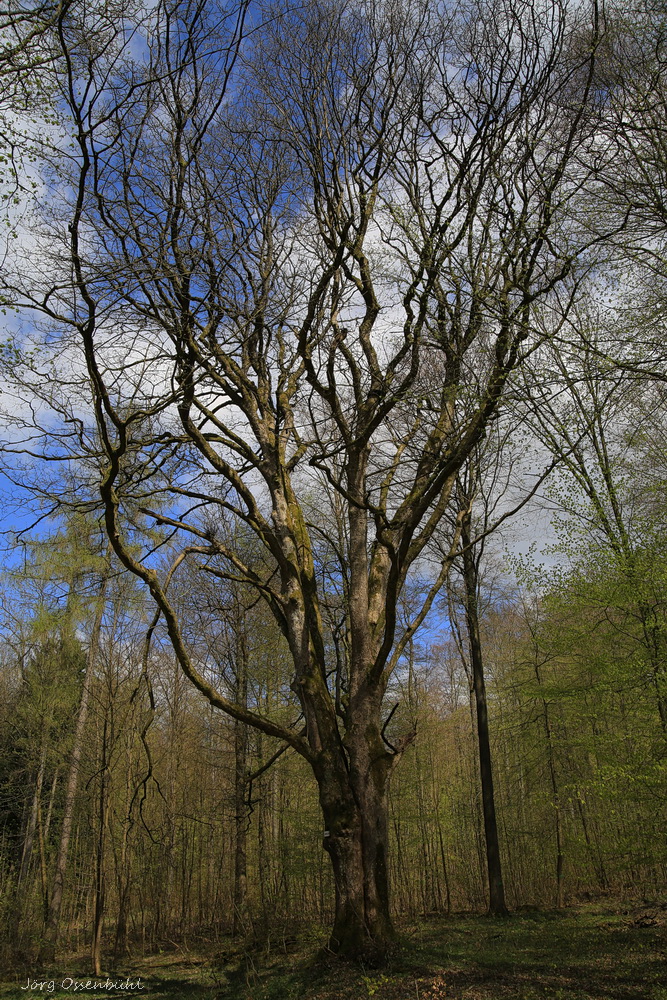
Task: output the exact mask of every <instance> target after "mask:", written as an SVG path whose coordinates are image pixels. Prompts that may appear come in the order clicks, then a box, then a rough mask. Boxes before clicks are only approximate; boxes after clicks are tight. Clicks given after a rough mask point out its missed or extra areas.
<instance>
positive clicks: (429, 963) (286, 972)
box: [0, 907, 667, 1000]
mask: <svg viewBox="0 0 667 1000" xmlns="http://www.w3.org/2000/svg"><path fill="white" fill-rule="evenodd" d="M654 921H655V922H654ZM401 930H402V933H401V948H400V949H399V951H398V952H397V953H396V955H395V956H394V957H393V958H392V960H391V961H390V962H389V964H388V965H387V967H386V968H384V969H382V970H380V971H378V970H375V969H363V968H359V967H356V966H351V965H346V964H344V963H341V962H338V961H336V960H334V959H332V958H327V957H326V956H324V957H323V955H322V953H317V952H316V948H315V946H314V944H313V942H312V941H304V942H301V943H300V944H299V945H297V946H292V950H291V952H289V953H288V952H287V951H286V949H285V948H284V947H283V948H274V949H272V950H267V949H262V950H260V951H257V950H256V951H245V952H244V951H243V950H242V949H239V948H236V949H231V950H228V951H227V952H226V953H225V954H223V955H218V956H217V957H215V956H212V955H208V956H201V955H199V956H195V955H192V956H187V955H184V954H183V953H179V954H176V953H170V954H166V955H164V954H163V955H154V956H151V957H150V958H146V959H141V960H137V959H135V960H132V961H128V962H127V963H126V966H124V967H123V969H122V974H123V976H127V975H129V976H132V977H134V978H135V979H136V977H141V982H142V985H143V986H144V989H143V990H142V991H141V992H140V993H137V992H135V993H134V994H120V995H125V996H128V995H130V996H131V995H135V996H141V997H142V998H144V1000H369V998H371V997H372V998H374V1000H667V910H661V909H659V908H653V909H650V910H648V909H643V910H638V909H637V910H633V911H629V912H625V913H624V912H614V911H613V910H611V909H610V910H608V911H606V912H604V911H601V910H600V909H599V908H598V909H595V908H593V907H579V908H577V909H571V910H567V911H562V912H558V913H544V912H539V913H538V912H536V913H529V914H527V913H524V914H518V915H514V916H512V917H510V918H508V919H507V920H493V919H489V918H484V917H456V918H454V917H453V918H451V919H443V918H437V919H435V918H434V919H432V920H427V921H421V922H419V923H414V924H411V925H405V926H403V927H402V929H401ZM84 971H85V963H83V964H82V963H79V964H78V965H77V963H76V962H73V963H72V966H71V967H68V968H67V969H64V968H61V969H60V970H59V971H58V973H57V974H54V975H53V976H52V977H51V978H52V979H53V980H54V982H55V987H54V992H52V993H47V992H46V991H44V990H41V991H40V990H22V989H20V987H21V986H25V985H26V983H27V973H26V975H25V976H23V978H21V976H22V973H21V976H20V975H17V977H16V980H15V982H14V983H13V984H6V985H3V986H0V1000H19V998H21V997H29V998H30V1000H34V998H35V997H42V996H54V997H58V998H61V1000H62V998H63V997H70V998H71V997H72V996H79V997H81V996H86V997H99V998H101V997H110V996H113V995H116V996H118V995H119V994H118V993H116V994H114V993H111V992H104V991H102V992H97V991H89V990H86V991H77V992H76V993H75V992H74V991H72V990H69V991H68V990H61V989H59V988H58V983H59V981H60V980H62V978H63V977H64V976H65V975H69V976H78V978H79V979H80V980H82V979H85V978H86V977H85V976H84V974H83V973H84ZM120 971H121V970H117V971H116V972H115V974H112V978H113V977H114V975H115V977H116V978H119V976H120ZM40 978H42V977H40Z"/></svg>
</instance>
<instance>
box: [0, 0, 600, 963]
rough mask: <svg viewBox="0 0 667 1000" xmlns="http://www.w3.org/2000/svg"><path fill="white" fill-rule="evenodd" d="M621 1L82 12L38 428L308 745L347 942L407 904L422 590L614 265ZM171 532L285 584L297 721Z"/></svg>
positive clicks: (22, 264) (212, 693) (118, 547)
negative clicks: (393, 783) (600, 44)
mask: <svg viewBox="0 0 667 1000" xmlns="http://www.w3.org/2000/svg"><path fill="white" fill-rule="evenodd" d="M600 30H601V29H600V25H599V24H598V19H597V11H596V8H595V7H592V8H589V6H588V5H587V4H583V5H582V4H572V5H568V4H566V3H565V2H551V0H550V2H545V3H544V4H543V5H542V7H541V9H540V10H539V12H537V11H536V8H535V5H534V4H531V5H525V4H523V3H519V2H514V0H472V2H470V3H451V4H450V3H444V4H439V5H433V4H430V3H427V2H418V0H411V2H405V3H402V4H401V3H397V4H393V3H386V4H384V3H381V4H375V3H365V2H364V3H361V4H358V3H354V4H349V3H346V2H345V0H334V2H322V0H313V2H308V3H306V4H300V5H298V6H297V7H295V8H294V9H291V8H290V7H289V6H288V5H282V4H274V5H271V6H270V8H268V9H261V8H260V7H257V8H256V9H255V8H251V7H250V6H249V5H248V4H247V3H246V2H242V3H241V5H240V6H237V7H234V6H232V5H226V4H221V5H218V4H216V3H210V2H204V0H199V2H197V0H185V2H179V0H167V2H163V3H158V4H157V5H155V6H154V7H152V8H151V9H150V10H149V11H148V12H147V11H146V10H145V9H144V10H143V12H142V13H141V17H139V15H137V14H136V13H135V14H133V12H132V10H131V9H130V8H129V7H127V8H126V9H125V11H124V13H123V16H122V17H121V16H120V15H119V12H118V11H109V12H108V13H97V14H90V13H89V12H87V11H86V8H85V7H84V6H83V5H81V6H79V5H78V4H72V5H70V6H69V7H68V8H67V10H65V11H63V13H62V16H61V17H60V20H59V38H60V44H61V48H62V58H63V59H64V62H65V65H66V72H64V73H63V75H62V78H61V84H62V92H61V99H62V106H63V108H64V110H65V111H66V114H67V116H68V119H69V122H70V127H71V135H72V142H73V145H72V147H71V148H69V147H66V148H65V149H64V151H62V150H61V151H59V152H58V155H57V160H56V162H55V169H54V172H53V175H52V178H51V183H50V186H49V204H48V205H47V206H45V208H44V216H43V221H42V237H43V238H42V247H43V249H42V251H41V253H40V254H39V255H37V257H36V255H35V252H34V249H32V250H31V258H30V260H27V259H26V260H25V261H19V262H18V264H17V267H16V276H15V277H14V278H13V279H11V280H10V281H9V285H10V286H11V289H10V290H11V294H12V295H13V297H14V300H15V301H17V302H18V303H20V304H21V305H22V306H24V307H26V308H28V309H31V310H32V311H33V312H32V313H31V314H30V313H28V314H27V315H34V314H35V311H37V312H38V313H39V314H41V315H42V316H43V317H46V320H47V321H48V327H49V330H48V336H47V338H46V340H45V341H44V342H43V343H42V344H41V345H40V347H39V348H38V349H32V348H34V346H35V345H34V343H33V341H32V339H31V338H30V336H28V337H27V344H28V346H30V348H31V349H30V350H28V349H27V348H26V343H24V344H23V345H21V344H18V345H16V346H15V348H13V349H12V350H11V352H10V353H9V354H8V358H9V360H10V361H11V367H12V371H13V373H16V372H17V371H18V372H19V373H20V377H21V381H22V388H21V392H23V393H25V391H26V390H25V387H26V384H28V385H29V386H30V388H31V391H32V392H33V393H34V394H35V398H36V399H41V400H42V401H44V402H48V405H49V407H51V408H54V409H55V411H56V413H57V414H58V415H59V417H60V421H59V422H56V421H55V420H54V419H53V418H52V417H50V418H49V419H48V420H38V421H37V423H39V424H41V427H42V428H43V430H45V431H46V432H47V433H46V435H45V438H44V443H43V445H42V446H41V447H42V448H43V449H44V451H40V450H39V447H38V445H37V443H36V442H34V441H33V442H32V443H31V444H30V445H29V446H28V445H27V444H26V439H27V437H29V436H30V434H31V433H34V432H31V431H30V430H27V431H26V438H24V439H23V440H19V437H20V434H19V431H18V430H15V432H14V439H15V441H16V442H17V443H16V444H15V448H16V449H17V450H21V448H26V447H28V448H29V449H30V450H32V452H33V453H34V454H38V455H42V454H43V455H44V457H49V458H52V459H56V460H61V459H62V460H64V461H66V462H68V463H70V460H71V459H72V458H76V459H77V462H78V463H79V464H78V466H75V468H77V467H78V469H79V473H81V470H83V477H84V479H85V482H86V483H87V484H88V485H90V483H91V481H92V482H93V483H95V482H97V486H98V489H99V497H100V498H101V503H102V507H103V511H104V519H105V523H106V528H107V531H108V535H109V539H110V541H111V544H112V546H113V548H114V550H115V553H116V555H117V556H118V558H119V559H120V561H121V562H122V563H123V564H124V565H125V567H127V568H128V569H129V570H131V571H132V572H133V573H134V574H136V575H137V576H138V577H139V578H140V579H141V580H143V581H144V583H145V585H146V587H147V588H148V589H149V591H150V593H151V595H152V597H153V599H154V601H155V602H156V604H157V607H158V609H159V612H160V613H161V615H162V617H163V619H164V622H165V625H166V628H167V630H168V633H169V637H170V640H171V643H172V644H173V648H174V650H175V653H176V656H177V658H178V660H179V662H180V664H181V667H182V669H183V670H184V672H185V673H186V674H187V676H188V677H189V678H190V679H191V681H192V682H193V684H195V685H196V687H197V688H198V689H199V690H200V691H201V692H203V693H204V694H205V695H206V697H207V698H208V699H209V700H210V702H211V703H212V704H213V705H216V706H218V707H219V708H220V709H222V710H223V711H225V712H227V713H228V714H229V715H231V716H232V717H233V718H234V719H237V720H239V721H241V722H244V723H247V724H249V725H251V726H254V727H256V728H257V729H259V730H261V731H262V732H264V733H266V734H268V735H269V736H271V737H275V738H276V739H277V740H280V741H283V742H284V743H285V744H288V745H289V746H291V747H292V748H294V749H295V750H296V751H298V753H299V754H301V755H302V756H303V757H304V758H305V759H306V760H307V761H308V762H309V764H310V766H311V767H312V770H313V773H314V776H315V779H316V781H317V784H318V788H319V799H320V804H321V808H322V813H323V820H324V847H325V849H326V850H327V851H328V853H329V855H330V857H331V862H332V865H333V871H334V876H335V885H336V906H335V919H334V926H333V931H332V934H331V942H330V945H331V948H332V949H333V950H334V951H338V952H341V953H344V954H347V955H364V956H367V957H368V956H371V957H372V956H375V957H377V956H381V955H383V954H384V953H385V952H386V950H387V948H388V947H389V946H390V944H391V941H392V938H393V929H392V921H391V915H390V906H389V886H388V866H387V847H388V836H387V798H386V797H387V782H388V778H389V775H390V772H391V769H392V767H393V765H394V764H395V763H396V760H397V759H398V757H399V756H400V753H401V750H402V749H403V748H404V746H405V744H406V743H407V742H408V740H409V737H410V734H404V738H403V740H401V739H400V738H397V737H396V736H395V735H393V736H392V740H391V742H390V741H389V740H388V739H387V738H386V736H385V731H386V719H384V714H385V713H384V709H383V700H384V696H385V692H386V689H387V684H388V680H389V675H390V673H391V670H392V669H394V668H395V666H396V664H397V662H398V660H399V657H398V656H397V655H396V643H397V640H398V639H399V638H400V637H399V636H398V635H397V602H398V600H399V598H400V595H401V592H402V589H403V587H404V585H405V583H406V580H407V579H408V576H409V574H410V572H411V570H413V569H415V568H417V567H418V568H419V570H420V573H422V575H423V574H424V572H425V567H426V565H427V559H428V554H429V552H430V551H431V545H432V543H433V542H434V535H435V532H436V529H437V528H438V526H439V524H440V523H441V521H442V518H443V515H444V513H445V511H446V509H447V507H448V505H449V503H450V498H451V492H452V488H453V486H454V483H455V480H456V476H457V472H458V471H459V469H460V468H461V466H462V464H463V463H464V461H465V459H466V456H468V455H469V454H470V452H471V450H472V449H473V448H474V447H475V446H476V444H477V443H478V442H479V441H480V440H481V438H482V437H483V436H484V434H485V430H486V428H487V426H488V423H489V421H490V420H492V419H493V418H494V416H495V415H496V413H497V412H498V409H499V407H500V406H501V404H502V400H503V396H504V393H505V388H506V384H507V381H508V379H509V377H510V375H511V373H512V372H513V371H514V370H515V369H516V367H517V366H518V365H520V364H521V363H522V359H523V358H524V356H525V354H526V353H528V352H530V351H531V350H532V349H533V348H534V346H535V339H536V338H537V337H539V336H541V334H540V333H539V332H538V330H537V328H536V327H535V325H534V324H533V320H532V318H533V314H534V312H535V311H536V310H540V309H544V308H548V305H549V302H550V300H551V299H552V298H553V296H555V295H559V296H560V301H561V306H562V303H563V299H564V298H565V299H566V298H567V297H568V296H569V295H570V294H571V291H572V287H573V283H574V281H575V279H576V276H577V274H578V273H579V271H580V269H581V268H582V267H585V266H586V260H587V256H586V255H587V251H588V246H587V243H588V242H590V236H588V235H587V234H588V233H589V232H590V230H589V229H588V228H587V227H586V225H584V224H583V223H579V222H577V216H576V213H575V212H574V211H573V207H574V204H575V203H576V200H577V198H578V197H579V195H580V193H581V192H582V190H584V189H585V188H586V185H587V182H588V173H587V171H586V170H585V169H584V168H583V167H582V162H584V161H585V159H586V156H587V150H588V148H589V144H590V143H591V142H592V141H593V140H594V133H595V129H596V127H597V112H596V109H595V107H594V102H593V100H592V95H593V96H595V93H596V92H595V91H594V90H593V89H592V88H591V81H592V80H593V79H594V62H595V52H596V46H597V41H598V37H599V33H600ZM583 37H585V38H586V39H587V44H586V45H585V46H583V54H582V55H581V56H580V57H579V56H578V55H577V52H578V51H580V50H581V49H582V46H581V39H582V38H583ZM286 39H289V42H287V41H286ZM575 42H576V44H575ZM596 238H598V237H596ZM26 275H28V277H27V278H26ZM44 276H45V277H44ZM559 290H562V294H561V292H559ZM45 375H48V380H49V383H52V382H53V380H60V382H61V384H65V385H67V387H68V388H67V392H65V393H63V392H62V391H61V392H59V393H55V392H53V391H51V389H50V388H49V389H48V390H46V389H45ZM88 406H91V407H92V410H88V409H87V407H88ZM35 409H37V404H35ZM33 412H34V411H33ZM89 413H92V414H93V419H92V420H91V419H89ZM21 419H22V418H21V411H19V413H18V415H17V413H14V420H15V421H16V422H21ZM31 419H32V415H31ZM29 423H30V420H26V427H27V425H28V424H29ZM56 464H57V463H56ZM69 468H72V466H71V465H69ZM41 475H42V480H41V483H40V485H41V487H42V488H44V479H43V473H41ZM76 482H77V480H76V475H75V477H74V478H73V479H69V480H68V481H67V483H65V485H64V487H63V489H65V488H69V487H71V488H72V493H73V494H75V493H76V490H78V491H79V495H81V488H82V487H81V480H80V479H79V481H78V482H79V485H78V486H76V489H74V486H72V484H76ZM230 517H231V518H232V519H233V518H236V519H238V520H239V521H240V522H242V523H243V524H244V525H245V526H246V528H249V529H250V530H251V531H252V532H253V533H254V534H255V535H256V537H257V539H258V540H259V542H260V543H261V548H262V550H263V555H262V556H261V558H260V557H257V558H254V557H253V559H252V560H250V559H246V558H244V551H246V550H244V549H239V548H238V547H237V546H236V545H235V541H234V539H235V535H234V533H233V532H232V533H230V532H229V531H227V530H226V529H223V527H221V526H222V525H224V524H228V523H229V518H230ZM167 536H169V537H170V542H171V545H172V547H175V549H176V556H175V563H174V565H173V566H172V568H171V570H170V571H169V574H168V576H171V575H173V572H177V571H178V566H181V565H183V564H184V563H186V562H187V563H190V564H192V565H193V566H194V567H196V568H198V571H199V572H200V573H208V574H212V575H213V576H214V577H217V578H227V579H233V580H237V581H240V582H242V583H243V584H244V585H248V586H251V587H253V588H255V589H256V591H257V592H258V593H259V594H260V595H261V597H262V598H263V599H264V600H265V601H266V602H267V604H268V606H269V607H270V609H271V611H272V613H273V615H274V616H275V619H276V621H277V623H278V625H279V627H280V629H281V630H282V632H283V634H284V636H285V638H286V641H287V643H288V646H289V649H290V653H291V657H292V661H293V678H292V682H291V689H292V696H293V698H294V700H295V702H296V703H297V710H296V711H295V722H294V725H293V726H289V725H286V724H285V722H284V719H281V720H279V719H276V718H273V717H268V716H267V715H266V714H265V713H262V712H261V711H260V710H259V708H258V707H253V706H252V705H251V704H250V705H249V704H246V703H245V702H244V701H243V700H234V697H233V694H232V692H231V691H229V690H227V689H224V688H221V687H220V686H218V687H217V688H216V687H215V686H214V683H213V675H212V671H211V669H210V664H209V663H207V662H206V660H205V659H202V658H201V657H199V656H198V654H197V651H196V648H195V647H193V646H192V645H191V644H189V643H188V641H187V629H186V628H185V627H184V623H183V621H182V619H181V617H180V616H179V613H178V606H177V605H176V604H175V603H173V602H172V600H170V596H169V590H168V586H167V584H168V579H167V577H165V575H164V573H162V572H161V571H160V569H159V563H158V562H157V560H156V559H155V558H154V557H153V553H154V551H155V547H156V545H159V544H160V542H161V540H164V539H166V537H167ZM453 541H455V539H454V540H453ZM193 572H194V570H193ZM191 578H192V577H190V579H191ZM442 578H443V574H442V572H440V573H439V574H438V573H437V572H436V575H435V583H434V586H435V585H437V583H438V581H439V580H441V579H442ZM433 596H434V591H433V588H432V589H431V591H430V592H429V593H428V594H426V596H425V601H426V602H427V603H428V602H429V601H431V600H432V599H433ZM332 609H333V610H332ZM336 609H338V610H337V611H336ZM334 612H336V613H334ZM341 614H342V619H341V617H340V615H341ZM415 614H416V615H417V616H419V610H417V611H416V612H415ZM341 621H342V626H341ZM334 633H335V634H334ZM399 645H400V644H399ZM334 651H335V655H334Z"/></svg>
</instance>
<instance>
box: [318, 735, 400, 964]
mask: <svg viewBox="0 0 667 1000" xmlns="http://www.w3.org/2000/svg"><path fill="white" fill-rule="evenodd" d="M377 739H378V742H379V735H378V738H377ZM369 742H375V741H369ZM360 743H361V745H360V746H356V747H353V748H350V753H349V759H350V765H349V770H348V769H347V768H346V767H345V766H344V762H343V761H342V758H340V759H338V760H336V759H335V758H336V757H338V755H337V754H326V755H325V759H324V760H323V761H320V762H319V764H318V766H316V769H315V773H316V777H317V780H318V784H319V790H320V804H321V807H322V813H323V816H324V822H325V830H324V844H323V846H324V849H325V850H326V851H327V853H328V854H329V857H330V858H331V864H332V866H333V873H334V881H335V887H336V898H335V915H334V924H333V929H332V932H331V938H330V941H329V948H330V950H331V951H333V952H335V953H336V954H338V955H341V956H343V957H345V958H352V959H363V960H364V961H366V962H367V963H369V964H380V963H381V962H383V961H384V959H385V958H386V956H387V954H388V953H389V952H390V951H391V949H392V947H393V945H394V941H395V932H394V927H393V924H392V920H391V913H390V906H389V881H388V859H387V855H388V840H389V837H388V801H387V779H388V776H389V770H390V766H391V762H392V760H393V758H392V756H391V755H390V754H388V753H386V751H384V750H383V749H382V748H381V747H380V749H379V754H378V756H377V757H376V758H375V759H373V758H372V757H371V755H370V753H369V750H370V747H369V746H368V743H367V741H366V739H365V738H364V739H363V740H361V741H360Z"/></svg>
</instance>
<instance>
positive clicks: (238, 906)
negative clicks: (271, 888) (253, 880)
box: [232, 621, 248, 935]
mask: <svg viewBox="0 0 667 1000" xmlns="http://www.w3.org/2000/svg"><path fill="white" fill-rule="evenodd" d="M245 628H246V625H245V621H243V622H241V623H239V627H238V628H237V633H236V634H237V642H236V664H235V670H236V701H237V703H238V704H239V705H242V706H243V707H244V708H247V706H248V649H247V643H246V634H245ZM247 779H248V727H247V726H245V725H244V724H243V723H242V722H239V721H238V719H237V720H235V721H234V915H233V918H232V934H234V935H237V934H242V933H245V932H246V931H247V930H248V920H247V916H248V914H247V893H248V877H247V853H248V849H247V839H248V806H247V804H246V797H247V795H248V787H247Z"/></svg>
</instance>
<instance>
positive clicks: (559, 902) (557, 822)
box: [535, 651, 565, 909]
mask: <svg viewBox="0 0 667 1000" xmlns="http://www.w3.org/2000/svg"><path fill="white" fill-rule="evenodd" d="M535 678H536V680H537V683H538V685H539V686H540V688H541V687H542V677H541V675H540V668H539V665H538V662H537V651H536V652H535ZM541 701H542V716H543V719H544V735H545V736H546V740H547V754H548V763H549V781H550V784H551V794H552V803H553V810H554V829H555V833H556V907H557V908H558V909H560V908H561V907H562V906H563V862H564V858H565V855H564V852H563V825H562V822H561V805H560V792H559V788H558V777H557V775H556V761H555V758H554V749H553V734H552V729H551V718H550V715H549V703H548V702H547V700H546V698H545V697H544V695H541Z"/></svg>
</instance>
